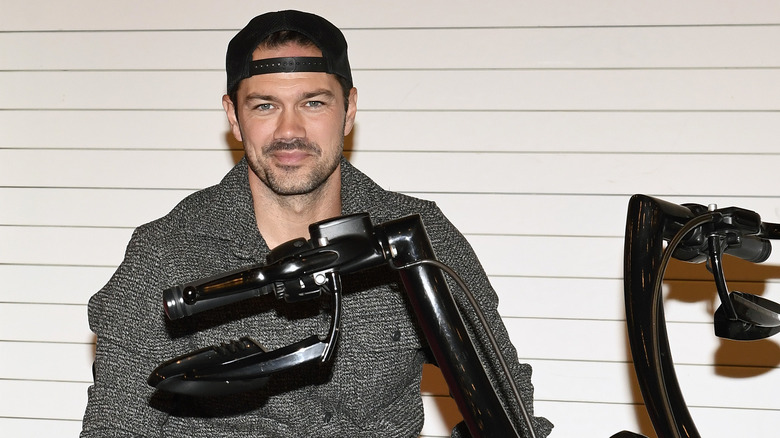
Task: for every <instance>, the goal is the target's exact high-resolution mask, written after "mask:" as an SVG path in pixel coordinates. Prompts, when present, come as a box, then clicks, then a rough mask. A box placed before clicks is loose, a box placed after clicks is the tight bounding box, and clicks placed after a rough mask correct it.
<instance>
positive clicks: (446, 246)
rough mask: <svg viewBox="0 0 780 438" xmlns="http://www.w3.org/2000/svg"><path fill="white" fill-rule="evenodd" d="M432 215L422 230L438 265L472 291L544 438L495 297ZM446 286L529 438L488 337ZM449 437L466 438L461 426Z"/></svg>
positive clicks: (456, 238) (468, 255)
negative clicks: (426, 233)
mask: <svg viewBox="0 0 780 438" xmlns="http://www.w3.org/2000/svg"><path fill="white" fill-rule="evenodd" d="M435 212H436V213H437V215H433V216H432V217H426V218H425V227H426V230H427V232H428V234H429V236H430V239H431V243H432V244H433V247H434V251H435V253H436V257H437V258H438V259H439V261H441V262H442V263H444V264H446V265H448V266H450V267H451V268H452V269H454V270H455V272H456V273H458V275H459V276H460V277H461V278H462V279H463V280H464V282H465V284H466V285H467V286H468V287H469V289H470V290H471V292H472V294H473V295H474V298H475V300H476V301H477V303H478V304H479V306H480V309H481V310H482V312H483V314H484V315H485V319H486V320H487V323H488V325H489V327H490V329H491V330H492V332H493V334H494V336H495V339H496V342H497V343H498V346H499V348H500V350H501V353H502V355H503V357H504V359H505V360H506V362H507V365H508V366H509V369H510V372H511V374H512V378H513V379H514V380H515V382H516V385H517V387H518V389H519V391H520V394H521V396H522V399H523V402H524V404H525V406H526V409H527V411H528V413H529V415H530V416H531V421H532V423H533V427H534V431H535V434H536V436H537V437H545V436H547V435H549V434H550V432H551V430H552V427H553V425H552V423H550V422H549V421H548V420H547V419H546V418H543V417H534V416H533V412H534V411H533V400H534V398H533V397H534V387H533V383H532V382H531V366H530V365H528V364H521V363H520V362H519V361H518V357H517V351H516V350H515V347H514V346H513V345H512V341H511V340H510V338H509V334H508V332H507V330H506V327H505V326H504V323H503V321H502V319H501V315H500V314H499V313H498V296H497V294H496V292H495V290H494V289H493V287H492V286H491V284H490V281H489V280H488V277H487V274H486V273H485V271H484V269H483V268H482V265H481V263H480V262H479V260H478V258H477V256H476V254H475V253H474V250H473V249H472V247H471V245H470V244H469V243H468V241H467V240H466V238H465V237H464V236H463V235H462V234H461V233H460V232H459V231H458V230H457V229H456V228H455V226H454V225H453V224H452V223H451V222H450V221H449V220H447V219H446V218H445V217H444V215H443V214H442V213H441V211H439V210H438V208H437V209H436V210H435ZM449 284H450V289H451V290H452V293H453V295H454V297H455V300H456V301H457V303H458V307H459V308H460V309H461V310H462V315H463V317H464V319H465V320H466V321H465V323H466V327H467V328H468V330H469V331H470V333H471V335H472V339H474V341H475V342H474V343H475V346H476V347H477V351H478V352H479V353H480V355H481V356H482V357H483V363H485V362H486V363H487V367H486V368H487V372H488V376H489V377H490V379H491V381H492V382H493V384H494V385H495V386H497V388H498V392H499V393H500V394H499V396H500V398H501V400H502V401H504V402H505V403H506V402H508V405H509V406H510V408H509V410H510V411H511V412H510V416H511V417H512V421H513V423H514V424H515V425H516V427H518V429H522V430H519V432H520V433H521V434H522V435H523V436H529V435H528V433H527V428H526V426H525V422H524V421H523V417H522V415H521V410H520V407H519V405H518V404H517V403H516V402H515V400H514V397H512V391H511V387H510V385H509V382H508V381H507V379H506V376H505V374H504V373H503V371H502V369H501V367H500V364H499V362H498V359H497V356H496V354H495V351H494V350H493V348H492V347H491V346H490V343H489V341H488V338H487V335H486V334H485V332H484V330H483V329H482V328H481V324H480V322H479V320H478V319H477V317H476V314H475V313H474V312H473V311H469V309H471V305H470V304H469V301H468V300H467V299H466V297H465V295H464V293H463V291H461V290H460V289H459V288H458V287H457V285H455V283H454V282H452V281H449ZM452 436H453V437H468V436H469V433H468V430H467V428H466V427H465V425H464V424H463V423H461V424H459V425H458V427H456V428H455V429H453V431H452Z"/></svg>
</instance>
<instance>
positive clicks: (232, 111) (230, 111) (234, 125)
mask: <svg viewBox="0 0 780 438" xmlns="http://www.w3.org/2000/svg"><path fill="white" fill-rule="evenodd" d="M222 108H224V109H225V115H226V116H227V119H228V123H230V130H231V131H232V132H233V137H235V138H236V140H238V141H244V140H243V138H242V136H241V125H240V124H239V123H238V116H237V115H236V106H235V104H233V101H232V100H231V99H230V96H228V95H227V94H226V95H224V96H222Z"/></svg>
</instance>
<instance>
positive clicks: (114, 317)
mask: <svg viewBox="0 0 780 438" xmlns="http://www.w3.org/2000/svg"><path fill="white" fill-rule="evenodd" d="M141 234H143V233H140V232H139V230H136V232H135V233H134V234H133V238H132V239H131V241H130V243H129V245H128V247H127V251H126V253H125V259H124V261H123V262H122V264H121V265H120V266H119V268H118V269H117V271H116V272H115V273H114V275H113V277H112V278H111V279H110V280H109V282H108V283H107V284H106V285H105V286H104V287H103V288H102V289H101V290H100V291H99V292H97V293H96V294H95V295H94V296H92V298H91V299H90V301H89V306H88V312H89V324H90V328H91V329H92V331H93V332H94V333H95V335H96V343H97V349H96V352H95V363H94V366H93V374H94V383H93V385H92V386H90V387H89V390H88V396H89V398H88V402H87V408H86V411H85V414H84V421H83V426H82V432H81V437H82V438H88V437H106V436H112V437H138V436H143V437H155V436H161V430H160V429H161V426H162V424H163V423H164V422H165V420H166V418H167V414H166V413H164V412H161V411H159V410H156V409H154V408H153V407H152V406H153V405H154V403H155V397H157V396H155V395H154V391H153V388H151V387H150V386H148V385H147V384H146V379H147V376H148V375H149V374H150V373H151V371H152V370H153V368H154V367H155V366H156V364H157V363H158V361H159V358H160V353H159V352H160V351H162V350H161V348H165V347H166V345H168V343H169V342H170V341H169V337H168V335H167V334H166V333H165V323H164V321H161V319H163V318H164V315H163V312H162V306H161V299H160V298H159V297H160V293H161V292H160V291H161V287H160V286H161V284H162V278H161V277H162V266H161V265H160V260H159V259H158V258H157V257H156V255H155V253H154V250H153V245H151V244H149V242H147V241H146V240H145V239H144V238H143V237H141Z"/></svg>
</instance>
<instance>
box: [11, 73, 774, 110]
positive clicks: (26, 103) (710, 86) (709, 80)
mask: <svg viewBox="0 0 780 438" xmlns="http://www.w3.org/2000/svg"><path fill="white" fill-rule="evenodd" d="M353 76H354V79H355V85H356V86H357V87H358V89H360V90H361V91H360V94H359V96H360V97H359V105H360V106H361V107H362V108H363V109H364V110H410V111H433V110H458V111H463V110H475V111H476V110H479V111H484V110H506V111H509V110H511V111H520V110H523V111H534V110H535V111H541V110H545V111H574V110H577V111H596V110H598V111H616V110H623V111H694V110H707V111H726V110H742V111H774V110H777V109H778V105H777V102H778V100H780V89H779V88H778V87H775V86H774V85H775V84H776V82H775V80H776V72H775V71H774V70H772V69H760V68H759V69H753V68H747V69H720V70H710V69H691V70H676V69H662V70H552V71H546V70H516V71H512V70H487V71H481V70H460V71H453V70H445V71H431V70H421V71H356V72H354V75H353ZM224 80H225V79H224V74H223V73H221V72H216V71H215V72H211V71H209V72H201V71H191V72H187V73H186V74H183V73H182V72H170V71H168V72H157V71H137V72H114V71H104V72H92V71H78V72H13V71H12V72H0V81H2V82H3V83H4V84H7V86H6V87H5V88H4V90H3V91H4V92H3V94H0V106H2V107H4V108H9V109H32V108H41V109H111V110H127V109H132V110H154V109H157V110H177V109H189V110H215V109H220V108H221V96H222V94H223V93H224V88H225V84H224ZM42 84H44V86H42ZM118 84H121V86H117V85H118ZM388 84H392V86H388ZM85 90H89V92H85ZM453 90H458V91H457V92H455V91H453ZM463 90H468V91H467V92H464V91H463Z"/></svg>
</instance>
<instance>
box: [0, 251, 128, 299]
mask: <svg viewBox="0 0 780 438" xmlns="http://www.w3.org/2000/svg"><path fill="white" fill-rule="evenodd" d="M125 245H126V243H125V244H123V245H122V246H121V247H120V248H117V251H120V252H121V251H124V247H125ZM115 269H116V266H108V267H94V266H51V265H11V264H8V265H0V278H2V279H3V293H2V296H0V300H2V301H3V302H10V303H40V304H46V303H49V304H81V305H85V304H87V301H88V300H89V297H91V296H92V294H94V293H95V292H97V291H98V290H100V288H101V287H103V285H104V284H106V282H107V281H108V279H109V278H111V275H112V274H113V273H114V270H115Z"/></svg>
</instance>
